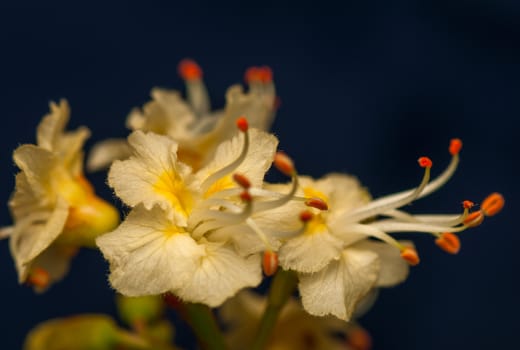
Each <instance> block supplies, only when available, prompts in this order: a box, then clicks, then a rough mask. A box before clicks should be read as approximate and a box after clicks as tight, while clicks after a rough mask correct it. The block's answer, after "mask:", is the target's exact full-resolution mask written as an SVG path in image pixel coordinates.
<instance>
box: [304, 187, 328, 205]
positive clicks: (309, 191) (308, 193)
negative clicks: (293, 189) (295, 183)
mask: <svg viewBox="0 0 520 350" xmlns="http://www.w3.org/2000/svg"><path fill="white" fill-rule="evenodd" d="M303 194H304V196H305V198H319V199H321V200H322V201H324V202H325V203H327V205H328V204H329V198H328V197H327V195H326V194H325V193H323V192H321V191H318V190H316V189H314V188H312V187H304V188H303Z"/></svg>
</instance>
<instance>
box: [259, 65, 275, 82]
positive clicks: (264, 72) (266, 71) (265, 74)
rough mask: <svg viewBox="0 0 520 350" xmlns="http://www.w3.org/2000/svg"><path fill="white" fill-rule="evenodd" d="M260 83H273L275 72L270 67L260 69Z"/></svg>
mask: <svg viewBox="0 0 520 350" xmlns="http://www.w3.org/2000/svg"><path fill="white" fill-rule="evenodd" d="M258 70H259V72H258V73H259V77H260V81H261V82H262V83H264V84H268V83H271V82H272V81H273V71H272V70H271V68H270V67H268V66H263V67H259V68H258Z"/></svg>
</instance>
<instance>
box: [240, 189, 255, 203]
mask: <svg viewBox="0 0 520 350" xmlns="http://www.w3.org/2000/svg"><path fill="white" fill-rule="evenodd" d="M240 199H241V200H243V201H244V202H251V201H252V200H253V196H251V193H249V191H247V190H246V191H242V193H240Z"/></svg>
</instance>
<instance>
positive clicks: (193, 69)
mask: <svg viewBox="0 0 520 350" xmlns="http://www.w3.org/2000/svg"><path fill="white" fill-rule="evenodd" d="M179 73H180V75H181V76H182V77H183V79H184V80H185V82H186V90H187V101H184V100H183V99H182V97H181V95H180V93H179V92H177V91H175V90H166V89H160V88H154V89H153V90H152V92H151V96H152V101H150V102H148V103H146V104H145V105H144V106H143V108H142V109H134V110H132V112H131V113H130V115H129V116H128V118H127V126H128V127H129V128H130V129H131V130H134V131H135V130H142V131H145V132H147V131H152V132H154V133H156V134H160V135H167V136H169V137H170V138H172V139H173V140H175V141H176V143H177V145H178V150H177V157H178V158H179V159H180V160H181V161H182V162H183V163H185V164H188V165H190V166H191V167H192V168H194V169H199V168H201V167H203V166H204V165H206V163H207V162H208V161H209V160H210V159H211V158H212V157H213V155H214V152H215V150H216V147H217V146H218V145H219V144H220V143H222V142H223V141H225V140H228V139H230V138H231V137H232V136H233V134H234V127H233V126H234V122H235V120H236V119H237V118H238V117H240V116H246V117H247V119H248V122H249V125H250V126H251V127H254V128H258V129H261V130H267V129H269V127H270V125H271V123H272V119H273V117H274V112H275V97H276V95H275V89H274V84H273V82H272V73H271V71H270V70H269V68H267V67H258V68H257V67H253V68H251V69H249V71H248V73H247V74H246V80H247V82H248V83H249V86H250V89H249V91H248V92H247V93H245V92H244V91H243V89H242V87H241V86H240V85H233V86H231V87H230V88H229V89H228V91H227V92H226V106H225V108H224V109H223V110H216V111H211V110H210V102H209V97H208V93H207V91H206V87H205V85H204V82H203V81H202V70H201V69H200V67H199V66H198V65H197V64H196V63H195V62H194V61H192V60H184V61H182V62H181V63H180V64H179ZM130 154H131V149H130V147H129V145H128V144H127V143H126V141H125V140H122V139H110V140H106V141H104V142H101V143H99V144H97V145H95V146H94V148H93V150H92V152H91V154H90V157H89V159H88V163H87V167H88V169H89V170H92V171H95V170H99V169H102V168H106V167H107V166H109V165H110V164H111V162H112V161H113V160H114V159H126V158H127V157H128V156H129V155H130Z"/></svg>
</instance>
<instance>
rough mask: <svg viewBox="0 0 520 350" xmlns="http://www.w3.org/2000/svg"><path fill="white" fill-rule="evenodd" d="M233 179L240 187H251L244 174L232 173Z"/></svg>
mask: <svg viewBox="0 0 520 350" xmlns="http://www.w3.org/2000/svg"><path fill="white" fill-rule="evenodd" d="M233 180H235V182H236V183H237V184H239V185H240V187H242V188H244V189H246V190H247V189H249V188H250V187H251V181H249V179H248V178H247V177H246V176H245V175H242V174H238V173H234V174H233Z"/></svg>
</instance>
